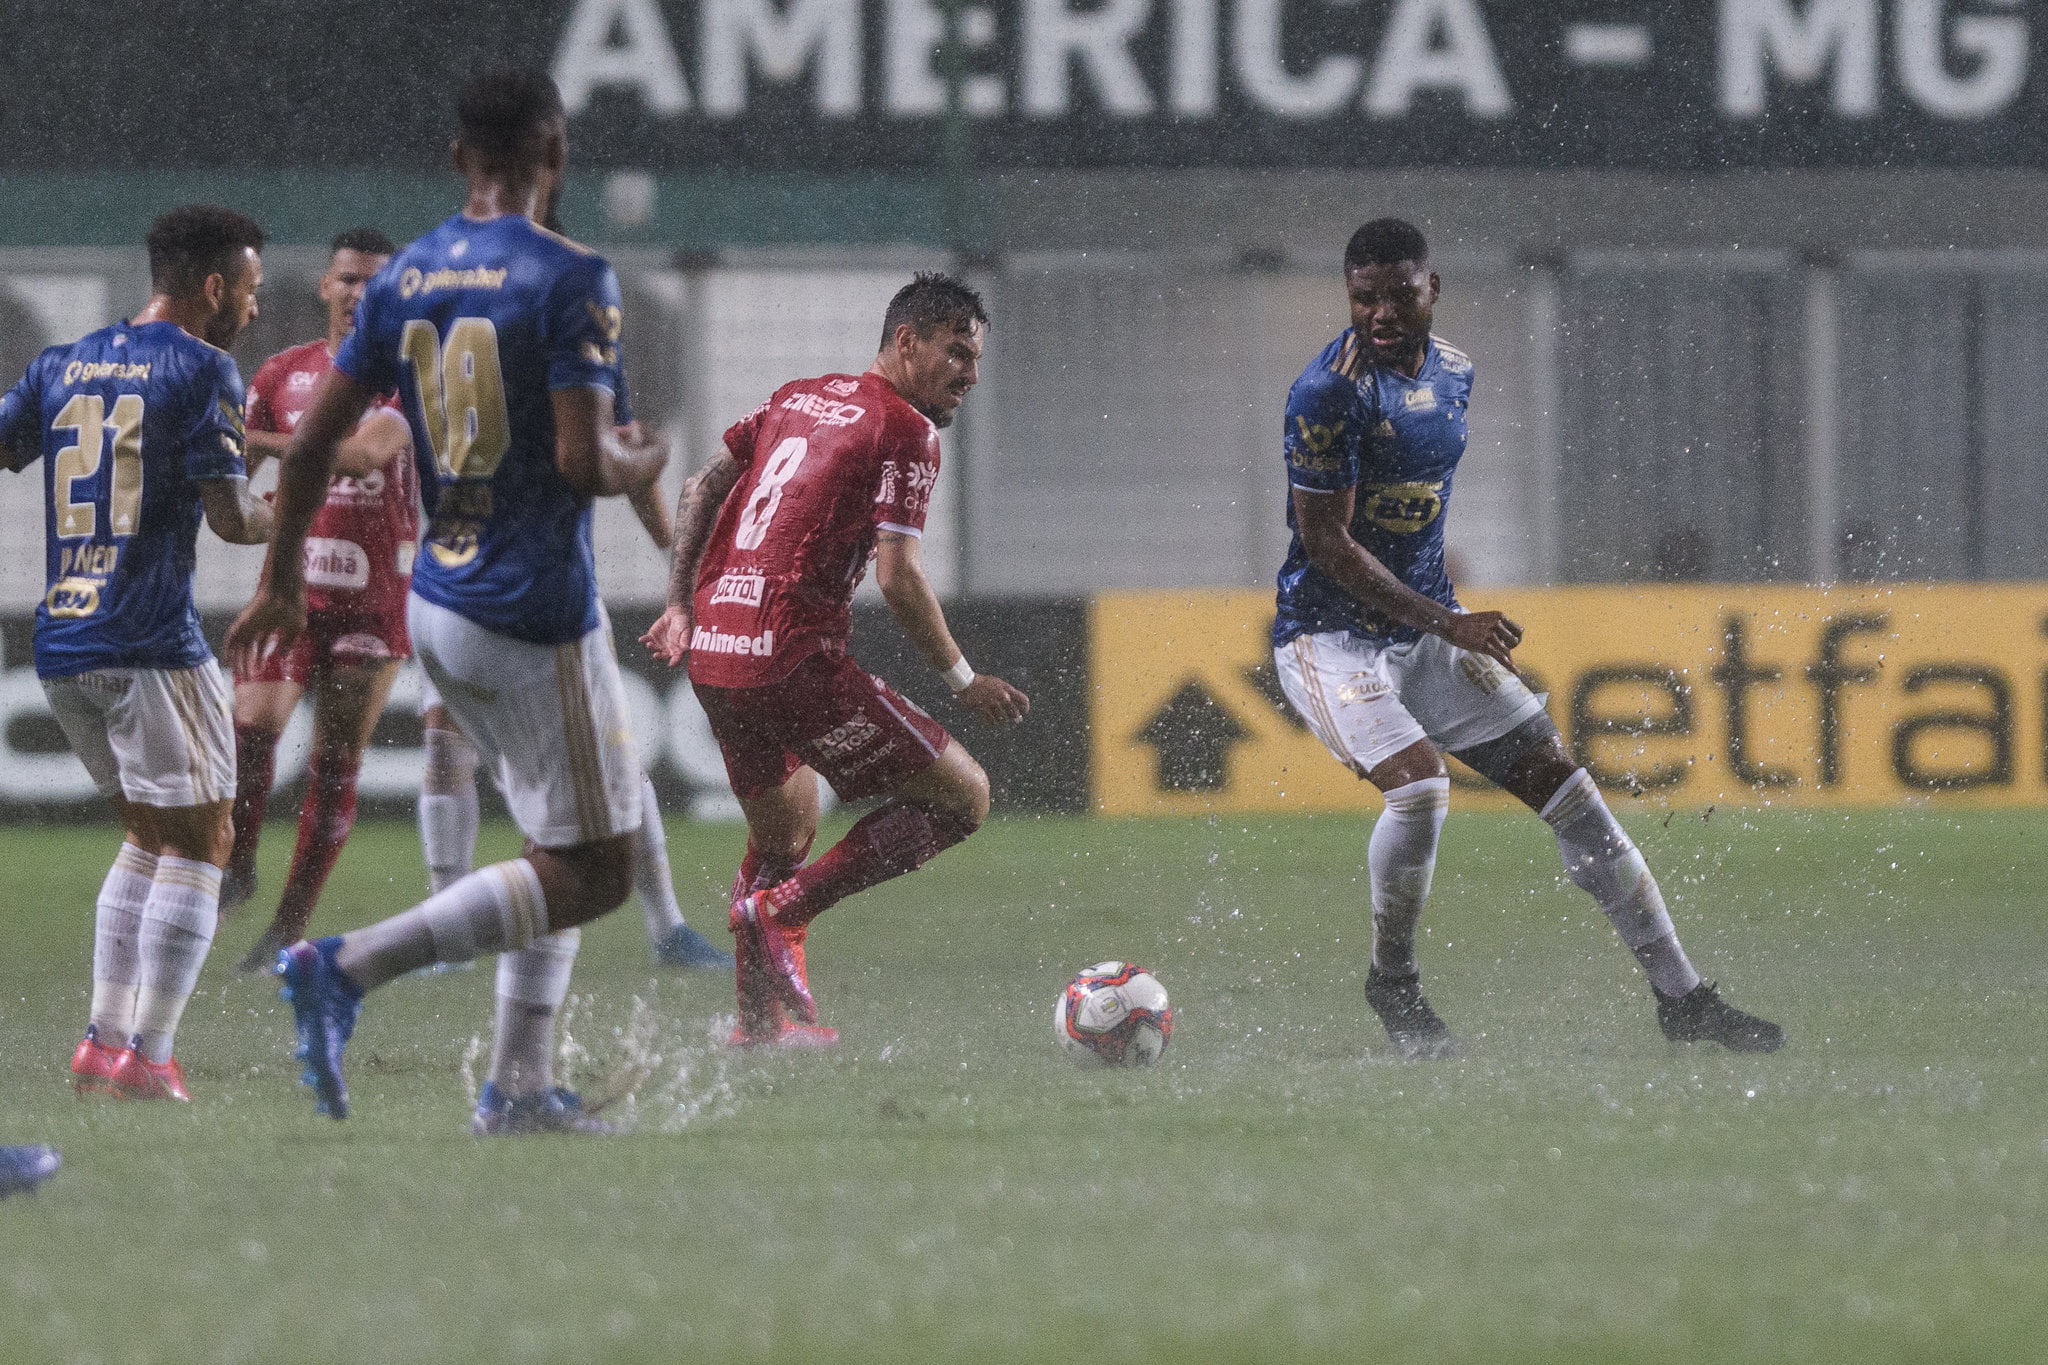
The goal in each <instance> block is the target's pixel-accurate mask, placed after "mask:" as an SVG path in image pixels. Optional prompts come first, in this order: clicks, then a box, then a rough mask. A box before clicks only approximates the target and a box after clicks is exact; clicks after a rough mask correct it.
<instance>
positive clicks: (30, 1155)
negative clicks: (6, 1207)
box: [0, 1144, 64, 1199]
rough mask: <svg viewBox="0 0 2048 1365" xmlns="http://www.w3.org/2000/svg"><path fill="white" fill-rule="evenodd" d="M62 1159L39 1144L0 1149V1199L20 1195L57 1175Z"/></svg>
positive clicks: (62, 1162)
mask: <svg viewBox="0 0 2048 1365" xmlns="http://www.w3.org/2000/svg"><path fill="white" fill-rule="evenodd" d="M63 1164H64V1158H63V1157H61V1156H58V1155H57V1154H56V1153H55V1152H54V1151H52V1150H50V1149H49V1148H48V1147H44V1146H42V1145H40V1144H38V1145H36V1146H33V1147H0V1199H5V1198H6V1197H7V1196H8V1195H10V1194H22V1193H25V1192H26V1191H29V1190H33V1189H34V1188H35V1187H36V1186H38V1185H40V1184H42V1183H43V1182H44V1181H45V1180H48V1179H49V1178H50V1177H51V1176H53V1175H55V1174H57V1168H58V1167H59V1166H62V1165H63Z"/></svg>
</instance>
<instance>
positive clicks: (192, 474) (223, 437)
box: [185, 352, 249, 480]
mask: <svg viewBox="0 0 2048 1365" xmlns="http://www.w3.org/2000/svg"><path fill="white" fill-rule="evenodd" d="M206 360H207V363H208V367H209V368H208V371H207V373H206V375H205V376H204V380H205V382H204V383H202V384H200V385H198V386H197V387H198V389H199V391H200V396H201V397H202V398H203V400H204V401H203V402H202V403H201V404H200V406H199V410H198V412H197V414H196V420H195V421H194V422H193V423H192V425H191V426H190V427H189V428H187V429H186V432H185V477H186V478H188V479H194V480H197V479H239V478H243V477H245V476H247V474H248V472H249V466H248V465H247V463H246V462H245V461H244V459H243V455H242V447H243V444H244V440H245V437H244V433H243V426H242V423H243V413H242V376H241V372H240V371H238V370H236V369H235V362H234V359H233V358H232V357H231V356H229V355H227V354H226V353H224V352H221V353H215V354H212V355H209V356H207V357H206Z"/></svg>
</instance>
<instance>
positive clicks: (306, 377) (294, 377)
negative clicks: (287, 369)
mask: <svg viewBox="0 0 2048 1365" xmlns="http://www.w3.org/2000/svg"><path fill="white" fill-rule="evenodd" d="M319 378H320V376H319V375H317V374H314V373H313V372H312V371H311V370H293V371H292V373H291V377H290V378H289V379H287V380H285V381H284V386H285V387H286V388H288V389H310V388H312V387H313V384H314V382H315V381H316V380H318V379H319Z"/></svg>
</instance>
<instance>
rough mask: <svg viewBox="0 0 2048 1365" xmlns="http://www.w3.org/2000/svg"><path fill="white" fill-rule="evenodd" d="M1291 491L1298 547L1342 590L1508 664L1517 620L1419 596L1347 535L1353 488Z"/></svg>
mask: <svg viewBox="0 0 2048 1365" xmlns="http://www.w3.org/2000/svg"><path fill="white" fill-rule="evenodd" d="M1292 494H1293V498H1294V519H1295V523H1296V525H1298V526H1299V527H1300V528H1301V544H1302V548H1303V549H1305V550H1306V551H1307V552H1308V557H1309V559H1310V560H1311V561H1312V562H1313V563H1314V564H1315V566H1316V567H1317V568H1318V569H1321V570H1322V571H1323V572H1324V573H1326V574H1328V575H1329V576H1330V577H1331V578H1332V579H1334V580H1335V581H1336V583H1337V585H1338V586H1339V587H1341V588H1343V589H1344V591H1346V592H1348V593H1350V594H1351V595H1352V596H1353V597H1355V598H1357V599H1358V600H1359V601H1360V602H1362V603H1364V604H1365V606H1366V607H1368V608H1369V609H1371V610H1373V611H1376V612H1378V613H1379V614H1380V615H1382V616H1385V617H1388V618H1389V619H1391V620H1394V621H1398V622H1400V623H1401V624H1402V625H1404V626H1413V627H1414V628H1415V629H1417V630H1421V631H1427V632H1428V633H1429V634H1431V635H1440V636H1442V637H1443V638H1444V639H1446V640H1449V641H1450V642H1451V643H1452V644H1454V645H1456V646H1458V648H1460V649H1469V650H1471V651H1472V652H1473V653H1474V654H1484V655H1486V656H1487V657H1488V658H1490V659H1498V660H1499V661H1500V662H1501V663H1503V664H1506V665H1507V666H1508V667H1510V668H1512V667H1514V659H1513V653H1514V648H1515V646H1516V645H1518V644H1520V643H1521V642H1522V628H1521V627H1520V626H1518V625H1516V624H1515V623H1514V622H1513V621H1510V620H1508V618H1507V617H1506V616H1504V615H1502V614H1501V613H1500V612H1497V611H1475V612H1459V611H1453V610H1452V609H1451V608H1449V607H1447V606H1445V605H1444V604H1443V603H1441V602H1438V601H1436V600H1435V599H1434V598H1430V597H1425V596H1423V595H1422V594H1421V593H1419V592H1417V591H1415V589H1413V588H1411V587H1409V586H1408V585H1407V584H1406V583H1403V582H1402V581H1401V580H1400V579H1399V578H1398V577H1396V576H1395V575H1394V573H1393V571H1392V570H1390V569H1389V568H1387V566H1386V565H1384V564H1382V563H1381V562H1380V561H1379V559H1378V557H1377V556H1375V555H1374V554H1373V553H1372V552H1371V551H1370V550H1368V549H1366V548H1365V547H1364V546H1363V545H1360V544H1359V543H1358V542H1357V541H1356V540H1354V539H1352V536H1351V514H1352V512H1353V510H1354V508H1355V506H1356V503H1357V497H1358V490H1357V489H1356V488H1341V489H1337V490H1336V491H1334V492H1328V493H1324V492H1318V491H1315V490H1311V489H1306V488H1302V487H1300V486H1299V485H1297V486H1296V487H1295V488H1294V489H1293V490H1292Z"/></svg>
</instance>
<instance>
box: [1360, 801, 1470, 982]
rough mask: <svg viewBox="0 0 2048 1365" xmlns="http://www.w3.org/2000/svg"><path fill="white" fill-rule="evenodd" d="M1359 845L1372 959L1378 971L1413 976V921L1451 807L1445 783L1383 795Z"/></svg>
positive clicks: (1433, 869)
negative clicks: (1367, 877) (1366, 876)
mask: <svg viewBox="0 0 2048 1365" xmlns="http://www.w3.org/2000/svg"><path fill="white" fill-rule="evenodd" d="M1386 801H1387V808H1386V809H1385V810H1383V811H1381V812H1380V818H1379V819H1377V820H1375V821H1373V826H1372V838H1371V839H1370V840H1369V841H1368V842H1367V843H1366V846H1365V865H1366V867H1367V869H1368V870H1369V871H1370V872H1371V873H1372V960H1373V964H1374V965H1375V966H1377V967H1378V968H1379V969H1380V970H1381V971H1383V972H1393V973H1395V974H1396V975H1399V976H1412V975H1413V974H1414V973H1415V970H1416V968H1415V922H1416V921H1417V920H1419V919H1421V918H1422V906H1423V903H1424V902H1425V901H1427V900H1428V899H1429V883H1430V880H1431V879H1432V878H1433V877H1434V876H1435V875H1436V843H1437V836H1438V835H1439V834H1441V833H1442V832H1443V827H1444V816H1445V814H1446V813H1447V812H1448V811H1449V810H1450V808H1451V780H1450V779H1449V778H1448V777H1425V778H1423V779H1422V780H1421V781H1420V782H1410V783H1409V784H1408V785H1407V786H1405V787H1395V788H1394V789H1393V790H1392V791H1390V792H1387V793H1386Z"/></svg>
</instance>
